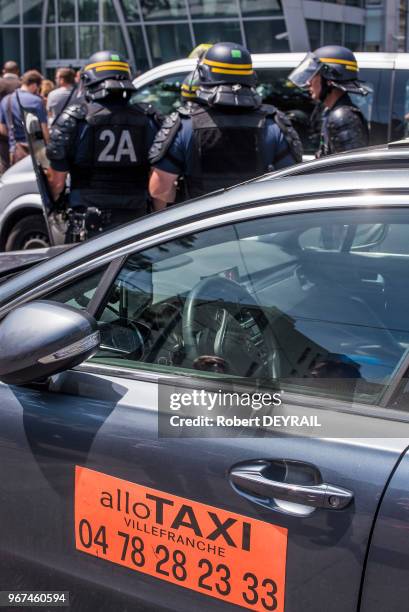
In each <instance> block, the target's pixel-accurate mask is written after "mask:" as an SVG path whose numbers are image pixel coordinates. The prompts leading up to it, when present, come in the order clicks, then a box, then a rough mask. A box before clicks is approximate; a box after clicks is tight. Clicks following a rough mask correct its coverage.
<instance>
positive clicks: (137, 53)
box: [0, 0, 363, 75]
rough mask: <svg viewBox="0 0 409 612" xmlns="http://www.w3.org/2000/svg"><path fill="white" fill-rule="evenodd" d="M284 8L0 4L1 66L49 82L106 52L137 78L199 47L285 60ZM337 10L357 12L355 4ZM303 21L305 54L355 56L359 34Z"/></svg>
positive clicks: (186, 2)
mask: <svg viewBox="0 0 409 612" xmlns="http://www.w3.org/2000/svg"><path fill="white" fill-rule="evenodd" d="M284 2H285V0H284ZM284 2H281V1H279V0H0V64H1V63H3V62H4V61H6V60H8V59H15V60H16V61H18V62H19V64H20V66H21V69H22V70H23V71H24V70H27V69H29V68H37V69H39V70H41V71H42V72H43V73H45V74H48V75H51V74H53V73H54V70H55V68H56V67H58V66H67V65H71V66H73V67H80V66H82V65H83V64H84V61H85V60H86V58H87V57H88V56H89V55H91V54H92V53H93V52H95V51H97V50H99V49H103V48H109V49H116V50H118V51H121V52H122V53H123V54H124V55H125V56H126V57H127V58H128V59H129V60H130V62H131V64H132V65H133V67H134V68H135V69H136V70H137V71H138V72H139V71H144V70H146V69H148V68H150V67H152V66H155V65H158V64H161V63H163V62H165V61H170V60H173V59H177V58H180V57H185V56H187V55H188V54H189V53H190V51H191V50H192V49H193V48H194V47H195V46H196V45H197V44H199V43H202V42H217V41H221V40H229V41H236V42H239V43H242V44H244V45H246V46H247V47H248V48H249V49H250V51H252V52H253V53H264V52H271V51H275V52H279V51H284V52H285V51H289V50H290V43H289V35H288V32H287V29H288V30H290V28H287V24H286V20H285V16H284V14H285V10H284V9H283V4H284ZM342 2H343V4H344V5H345V3H347V4H351V5H354V6H361V0H342ZM299 3H300V6H301V5H303V3H302V1H301V0H299ZM323 4H324V3H321V2H311V1H310V2H306V3H305V4H304V5H303V6H305V7H307V5H311V6H313V5H321V6H322V5H323ZM325 4H327V6H328V5H329V3H328V2H326V3H325ZM284 8H285V7H284ZM313 8H314V7H313ZM305 11H307V8H306V9H305ZM305 16H306V21H305V22H304V24H305V26H304V27H306V28H307V30H305V31H306V32H307V31H308V35H309V40H310V44H311V47H312V48H314V47H316V46H319V45H317V43H318V41H319V42H320V43H323V42H326V41H327V40H328V41H329V40H331V41H332V42H338V41H339V42H341V41H342V42H345V44H349V45H350V46H353V47H354V48H362V40H363V28H362V26H359V25H357V24H352V23H351V24H346V23H342V24H341V23H335V24H331V23H326V22H325V21H323V20H322V19H321V20H317V19H315V20H314V19H308V14H307V12H306V15H305ZM306 40H307V41H308V39H306ZM302 48H303V50H306V49H305V44H304V43H303V44H302Z"/></svg>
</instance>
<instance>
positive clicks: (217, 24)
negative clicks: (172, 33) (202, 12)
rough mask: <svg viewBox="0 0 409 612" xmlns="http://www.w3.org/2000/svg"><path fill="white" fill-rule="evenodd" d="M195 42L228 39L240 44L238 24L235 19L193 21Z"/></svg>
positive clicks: (213, 41)
mask: <svg viewBox="0 0 409 612" xmlns="http://www.w3.org/2000/svg"><path fill="white" fill-rule="evenodd" d="M193 29H194V32H195V38H196V43H197V44H199V43H202V42H203V43H216V42H223V41H226V40H228V41H229V42H235V43H239V44H242V42H243V40H242V37H241V30H240V25H239V23H238V22H237V21H196V22H193Z"/></svg>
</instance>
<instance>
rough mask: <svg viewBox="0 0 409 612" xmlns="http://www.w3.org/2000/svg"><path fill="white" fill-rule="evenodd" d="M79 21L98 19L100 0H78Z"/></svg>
mask: <svg viewBox="0 0 409 612" xmlns="http://www.w3.org/2000/svg"><path fill="white" fill-rule="evenodd" d="M78 19H79V21H98V0H78Z"/></svg>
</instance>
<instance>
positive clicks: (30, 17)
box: [23, 0, 44, 23]
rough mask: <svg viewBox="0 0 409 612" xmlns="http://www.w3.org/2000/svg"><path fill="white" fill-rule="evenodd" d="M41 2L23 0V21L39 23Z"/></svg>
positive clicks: (38, 0)
mask: <svg viewBox="0 0 409 612" xmlns="http://www.w3.org/2000/svg"><path fill="white" fill-rule="evenodd" d="M43 4H44V3H43V0H25V2H23V22H24V23H41V19H42V15H43Z"/></svg>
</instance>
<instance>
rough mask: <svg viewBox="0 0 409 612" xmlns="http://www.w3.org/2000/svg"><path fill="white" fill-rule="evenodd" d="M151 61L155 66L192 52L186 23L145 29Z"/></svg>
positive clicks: (152, 26)
mask: <svg viewBox="0 0 409 612" xmlns="http://www.w3.org/2000/svg"><path fill="white" fill-rule="evenodd" d="M146 31H147V34H148V40H149V46H150V49H151V53H152V59H153V63H154V65H155V66H157V65H159V64H163V62H169V61H170V60H174V59H178V58H180V57H187V55H188V54H189V53H190V51H191V50H192V46H193V45H192V40H191V38H190V32H189V26H188V25H187V23H186V24H185V23H178V24H168V25H149V26H147V27H146Z"/></svg>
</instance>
